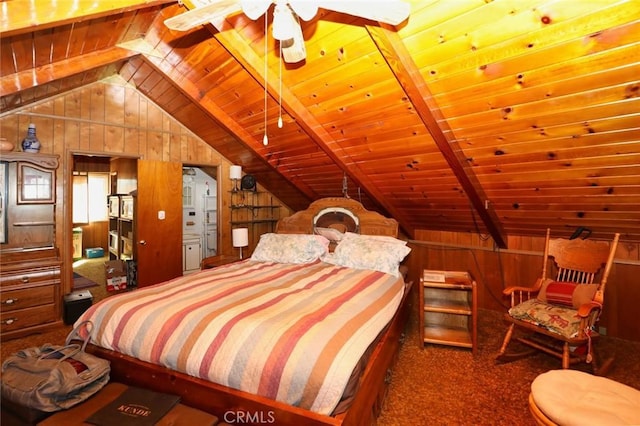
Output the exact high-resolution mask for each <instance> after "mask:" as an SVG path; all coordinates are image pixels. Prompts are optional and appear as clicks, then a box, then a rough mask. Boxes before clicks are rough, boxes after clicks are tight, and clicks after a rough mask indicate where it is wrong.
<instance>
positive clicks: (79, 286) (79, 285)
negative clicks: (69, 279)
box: [73, 272, 98, 291]
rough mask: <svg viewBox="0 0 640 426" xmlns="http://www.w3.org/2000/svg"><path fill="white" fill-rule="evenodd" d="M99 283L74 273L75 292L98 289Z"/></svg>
mask: <svg viewBox="0 0 640 426" xmlns="http://www.w3.org/2000/svg"><path fill="white" fill-rule="evenodd" d="M97 286H98V283H96V282H95V281H92V280H90V279H89V278H87V277H83V276H82V275H80V274H78V273H76V272H74V273H73V290H74V291H75V290H84V289H85V288H91V287H97Z"/></svg>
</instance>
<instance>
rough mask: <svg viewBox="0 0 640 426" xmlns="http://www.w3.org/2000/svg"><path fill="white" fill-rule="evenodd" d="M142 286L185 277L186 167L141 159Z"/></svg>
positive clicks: (139, 251) (139, 256)
mask: <svg viewBox="0 0 640 426" xmlns="http://www.w3.org/2000/svg"><path fill="white" fill-rule="evenodd" d="M136 240H137V243H136V258H137V260H138V261H137V269H138V287H145V286H148V285H151V284H157V283H159V282H162V281H166V280H168V279H171V278H175V277H178V276H180V275H182V164H181V163H176V162H166V161H154V160H138V196H137V203H136Z"/></svg>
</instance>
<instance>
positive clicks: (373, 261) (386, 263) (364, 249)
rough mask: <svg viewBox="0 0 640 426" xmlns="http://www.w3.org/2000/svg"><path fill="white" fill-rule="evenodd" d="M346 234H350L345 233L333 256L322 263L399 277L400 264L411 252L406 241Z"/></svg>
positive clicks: (325, 258) (327, 257)
mask: <svg viewBox="0 0 640 426" xmlns="http://www.w3.org/2000/svg"><path fill="white" fill-rule="evenodd" d="M348 234H351V233H346V234H345V236H344V238H343V239H342V241H340V242H339V243H338V246H337V247H336V249H335V251H334V253H333V256H324V257H323V258H322V260H323V261H324V262H327V263H332V264H334V265H338V266H346V267H349V268H355V269H369V270H374V271H380V272H384V273H387V274H391V275H394V276H396V277H399V276H401V274H400V271H399V266H400V262H401V261H402V259H404V258H405V257H406V256H407V255H408V254H409V252H410V251H411V248H409V247H407V245H406V244H407V243H406V241H402V240H398V239H397V238H393V237H382V236H372V235H359V234H351V235H348Z"/></svg>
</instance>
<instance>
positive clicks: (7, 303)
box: [2, 299, 18, 305]
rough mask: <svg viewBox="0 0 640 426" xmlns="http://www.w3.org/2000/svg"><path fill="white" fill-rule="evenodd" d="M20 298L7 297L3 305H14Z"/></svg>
mask: <svg viewBox="0 0 640 426" xmlns="http://www.w3.org/2000/svg"><path fill="white" fill-rule="evenodd" d="M17 302H18V299H7V300H5V301H4V302H2V304H3V305H13V304H14V303H17Z"/></svg>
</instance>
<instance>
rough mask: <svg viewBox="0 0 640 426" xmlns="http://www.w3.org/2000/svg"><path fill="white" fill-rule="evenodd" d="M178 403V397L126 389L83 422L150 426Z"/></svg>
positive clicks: (101, 424) (131, 388)
mask: <svg viewBox="0 0 640 426" xmlns="http://www.w3.org/2000/svg"><path fill="white" fill-rule="evenodd" d="M178 402H180V397H179V396H178V395H171V394H166V393H160V392H155V391H152V390H149V389H142V388H136V387H128V388H127V389H126V390H125V391H124V392H123V393H122V394H120V395H119V396H118V397H117V398H116V399H114V400H113V401H111V402H110V403H109V404H107V405H105V406H104V407H102V408H101V409H99V410H98V411H96V412H95V413H94V414H92V415H91V416H90V417H89V418H88V419H87V420H85V422H87V423H91V424H94V425H98V426H113V425H118V426H146V425H149V426H151V425H154V424H156V423H157V422H158V420H160V419H161V418H162V417H164V416H165V415H166V414H167V413H168V412H169V411H171V409H172V408H173V407H174V406H175V405H176V404H177V403H178Z"/></svg>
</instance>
